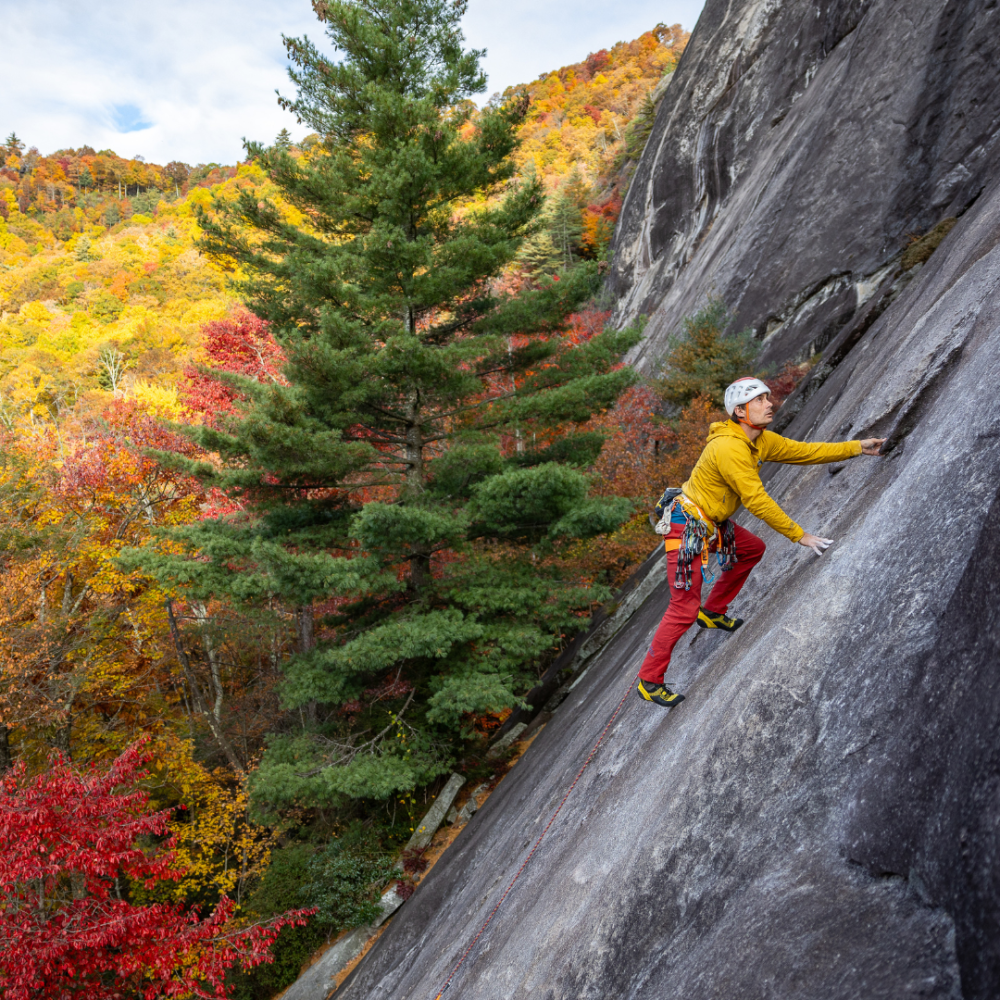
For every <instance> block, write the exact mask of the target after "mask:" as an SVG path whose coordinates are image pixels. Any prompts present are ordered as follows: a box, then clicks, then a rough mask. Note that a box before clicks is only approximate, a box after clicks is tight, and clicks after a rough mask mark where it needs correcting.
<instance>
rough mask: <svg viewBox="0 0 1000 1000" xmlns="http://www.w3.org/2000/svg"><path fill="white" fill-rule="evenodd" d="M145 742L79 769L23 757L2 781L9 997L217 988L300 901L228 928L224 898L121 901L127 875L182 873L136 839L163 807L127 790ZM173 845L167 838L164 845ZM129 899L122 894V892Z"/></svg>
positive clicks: (263, 953) (208, 992) (158, 823)
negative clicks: (201, 908)
mask: <svg viewBox="0 0 1000 1000" xmlns="http://www.w3.org/2000/svg"><path fill="white" fill-rule="evenodd" d="M147 761H148V753H147V752H146V751H144V750H143V745H142V743H141V742H140V743H137V744H135V745H134V746H132V747H130V748H129V749H127V750H126V751H125V752H124V753H123V754H122V755H121V756H120V757H118V759H117V760H115V761H114V762H113V763H112V764H111V766H110V767H109V768H108V769H107V770H106V771H103V772H102V771H99V770H98V769H97V768H96V767H91V768H89V769H87V770H78V769H77V768H75V767H74V766H73V765H72V764H70V763H68V762H67V761H65V760H63V759H62V758H61V757H60V756H58V755H57V756H55V757H53V758H52V761H51V763H50V767H49V769H48V770H47V771H45V772H44V773H42V774H40V775H38V776H36V777H29V776H28V774H27V771H26V768H25V765H24V763H23V762H19V763H18V764H16V765H15V766H14V767H13V768H11V769H10V770H9V771H7V773H6V774H4V775H3V777H2V779H0V897H2V898H3V900H4V904H3V906H2V907H0V992H2V993H3V996H4V997H5V998H7V1000H42V998H45V1000H70V998H72V1000H119V998H121V997H122V996H123V995H129V996H134V997H143V998H144V1000H152V998H153V997H176V996H196V997H205V998H212V1000H215V998H218V997H225V996H226V995H227V993H226V987H225V976H226V972H227V970H228V969H229V968H231V967H232V966H233V965H234V964H236V963H237V962H239V963H240V964H241V965H243V966H244V968H250V967H252V966H255V965H259V964H260V963H262V962H270V961H272V956H271V954H270V950H269V949H270V945H271V944H272V942H273V941H274V939H275V938H276V937H277V934H278V931H279V930H280V929H281V927H283V926H285V925H289V924H296V925H302V924H304V923H305V922H306V918H307V917H308V916H309V915H310V914H311V913H312V912H314V911H311V910H296V911H292V912H289V913H286V914H284V915H283V916H280V917H277V918H275V919H274V920H271V921H269V922H267V923H264V924H256V925H252V926H248V927H239V926H236V925H235V924H234V923H233V921H232V917H233V910H234V904H233V903H232V901H231V900H229V899H228V898H226V897H225V896H224V897H223V898H222V900H221V901H220V902H219V904H218V906H217V907H216V908H215V910H214V912H213V913H211V914H210V915H209V916H208V917H207V918H205V919H204V920H201V919H199V916H198V913H197V912H196V911H193V910H191V911H187V912H185V911H184V910H183V908H182V907H181V906H179V905H175V904H169V903H157V904H153V905H150V906H137V905H134V904H132V903H130V902H128V901H127V887H128V883H129V882H132V883H138V884H140V885H145V886H146V887H147V888H148V887H151V886H152V885H153V884H155V883H156V882H159V881H162V880H164V879H177V878H179V877H180V876H181V875H182V874H183V872H181V871H179V870H178V869H177V868H176V867H175V865H174V859H173V857H172V855H171V854H170V852H169V850H168V851H165V852H162V853H160V854H153V855H147V854H146V853H145V852H144V851H143V849H142V847H141V846H140V843H141V842H142V841H144V840H148V838H150V837H153V838H158V837H165V836H166V835H167V833H168V826H167V824H168V820H169V818H170V814H171V810H164V811H162V812H157V813H150V812H149V799H148V796H147V795H146V794H145V793H143V792H140V791H122V790H121V789H122V788H123V787H125V788H129V787H134V785H135V783H136V782H137V781H139V780H140V779H142V778H143V777H145V776H146V772H145V771H144V770H143V767H144V765H145V764H146V763H147ZM168 847H169V842H168ZM123 897H126V898H123Z"/></svg>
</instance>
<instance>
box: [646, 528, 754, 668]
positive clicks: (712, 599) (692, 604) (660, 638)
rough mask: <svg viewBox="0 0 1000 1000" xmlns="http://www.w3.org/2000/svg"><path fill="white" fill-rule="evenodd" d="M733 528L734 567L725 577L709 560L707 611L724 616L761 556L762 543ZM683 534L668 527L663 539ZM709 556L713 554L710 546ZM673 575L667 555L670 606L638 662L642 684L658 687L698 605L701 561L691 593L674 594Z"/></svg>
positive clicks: (672, 557) (672, 558) (671, 556)
mask: <svg viewBox="0 0 1000 1000" xmlns="http://www.w3.org/2000/svg"><path fill="white" fill-rule="evenodd" d="M735 528H736V565H735V566H734V567H733V568H732V569H731V570H729V571H728V572H726V573H723V572H721V571H720V570H719V566H718V563H716V562H715V557H714V556H713V557H712V562H711V563H710V568H712V567H714V568H715V570H716V571H718V577H717V578H716V581H715V586H714V587H713V588H712V592H711V593H710V594H709V595H708V600H707V601H705V609H706V610H707V611H715V612H716V613H721V614H725V612H726V610H727V609H728V608H729V603H730V601H732V600H733V599H734V598H735V597H736V595H737V594H738V593H739V592H740V590H741V589H742V587H743V584H744V583H746V579H747V577H748V576H749V575H750V570H752V569H753V568H754V566H756V565H757V563H759V562H760V557H761V556H762V555H763V554H764V543H763V542H762V541H761V540H760V539H759V538H758V537H757V536H756V535H754V534H753V533H751V532H749V531H747V530H746V528H741V527H740V526H739V525H738V524H737V525H735ZM683 531H684V525H683V524H672V525H671V526H670V534H669V535H667V538H680V537H681V535H682V534H683ZM709 551H710V552H713V553H714V552H715V543H714V542H713V543H712V545H711V548H710V549H709ZM676 572H677V551H676V550H674V551H673V552H668V553H667V580H668V581H669V582H670V604H669V605H667V612H666V614H665V615H664V616H663V620H662V621H661V622H660V627H659V628H658V629H657V630H656V635H654V636H653V641H652V643H651V644H650V647H649V651H648V652H647V653H646V659H645V660H643V661H642V669H641V670H640V671H639V676H640V677H641V678H642V679H643V680H644V681H649V682H650V683H653V684H659V683H661V682H662V681H663V675H664V674H665V673H666V671H667V664H669V663H670V654H671V653H672V652H673V651H674V646H676V645H677V640H678V639H680V637H681V636H682V635H683V634H684V633H685V632H686V631H687V630H688V629H689V628H690V627H691V626H692V625H693V624H694V623H695V619H696V618H697V617H698V608H699V606H700V605H701V559H695V560H694V562H693V563H692V564H691V589H690V590H678V589H677V588H676V587H675V586H674V573H676Z"/></svg>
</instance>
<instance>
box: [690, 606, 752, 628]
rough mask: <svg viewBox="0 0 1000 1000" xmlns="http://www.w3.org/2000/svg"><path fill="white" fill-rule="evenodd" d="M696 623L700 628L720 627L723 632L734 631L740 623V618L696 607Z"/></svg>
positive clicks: (741, 620)
mask: <svg viewBox="0 0 1000 1000" xmlns="http://www.w3.org/2000/svg"><path fill="white" fill-rule="evenodd" d="M697 621H698V624H699V625H700V626H701V627H702V628H721V629H722V631H723V632H735V631H736V630H737V629H738V628H739V627H740V626H741V625H742V624H743V619H742V618H729V617H728V616H726V615H722V614H719V612H717V611H709V610H708V609H707V608H699V609H698V618H697Z"/></svg>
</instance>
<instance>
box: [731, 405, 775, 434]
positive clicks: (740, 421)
mask: <svg viewBox="0 0 1000 1000" xmlns="http://www.w3.org/2000/svg"><path fill="white" fill-rule="evenodd" d="M740 406H742V407H743V410H744V412H746V404H745V403H740ZM733 420H735V421H736V423H738V424H744V425H745V426H746V427H749V428H750V429H751V430H755V431H765V430H767V427H766V425H760V426H758V425H757V424H755V423H753V422H752V421H750V420H747V419H746V417H738V416H737V415H736V413H735V412H734V413H733Z"/></svg>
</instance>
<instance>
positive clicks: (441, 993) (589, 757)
mask: <svg viewBox="0 0 1000 1000" xmlns="http://www.w3.org/2000/svg"><path fill="white" fill-rule="evenodd" d="M638 677H639V675H638V674H636V675H635V677H633V678H632V680H631V681H630V682H629V686H628V688H626V690H625V694H623V695H622V700H621V701H620V702H618V704H617V705H616V706H615V710H614V711H613V712H612V713H611V717H610V718H609V719H608V721H607V725H605V727H604V729H603V730H602V732H601V735H600V736H598V737H597V742H596V743H595V744H594V745H593V747H592V748H591V751H590V753H589V754H588V755H587V759H586V760H585V761H584V762H583V766H582V767H581V768H580V770H579V771H577V772H576V777H575V778H574V779H573V784H571V785H570V786H569V788H567V789H566V794H565V795H564V796H563V797H562V801H561V802H560V803H559V805H557V806H556V811H555V812H554V813H553V814H552V815H551V816H550V817H549V821H548V823H546V824H545V829H544V830H542V832H541V833H540V834H539V835H538V840H536V841H535V843H534V845H533V846H532V848H531V850H530V851H529V852H528V856H527V857H526V858H525V859H524V861H523V862H522V863H521V867H520V868H518V870H517V874H516V875H515V876H514V877H513V878H512V879H511V880H510V882H509V883H508V884H507V888H506V889H504V891H503V895H502V896H501V897H500V898H499V899H498V900H497V903H496V906H494V907H493V909H492V910H490V912H489V915H488V916H487V917H486V919H485V920H484V921H483V925H482V927H480V928H479V930H478V931H477V932H476V936H475V937H474V938H473V939H472V940H471V941H470V942H469V947H468V948H466V949H465V951H464V952H462V956H461V958H459V960H458V961H457V962H456V963H455V967H454V968H453V969H452V970H451V974H450V975H449V976H448V978H447V979H446V980H445V983H444V986H442V987H441V989H440V990H439V991H438V993H437V996H435V997H434V1000H441V998H442V997H443V996H444V994H445V990H447V989H448V987H449V986H451V981H452V980H453V979H454V978H455V975H456V973H457V972H458V970H459V969H460V968H461V967H462V964H463V963H464V962H465V960H466V959H467V958H468V957H469V954H470V953H471V952H472V949H473V948H475V946H476V942H477V941H478V940H479V939H480V938H481V937H482V936H483V933H484V932H485V930H486V928H487V927H489V925H490V921H491V920H492V919H493V918H494V917H495V916H496V913H497V910H499V909H500V907H501V906H502V905H503V901H504V900H505V899H506V898H507V897H508V896H509V895H510V891H511V889H513V888H514V883H515V882H516V881H517V880H518V879H519V878H520V877H521V875H522V873H523V872H524V869H525V868H527V867H528V862H529V861H531V859H532V858H533V857H534V855H535V851H537V850H538V847H539V845H540V844H541V842H542V841H543V840H544V839H545V835H546V834H547V833H548V832H549V830H550V829H551V828H552V824H553V823H555V821H556V817H557V816H558V815H559V813H560V812H561V811H562V807H563V806H564V805H566V800H567V799H568V798H569V797H570V795H571V794H572V793H573V789H574V788H576V786H577V783H578V782H579V780H580V779H581V778H582V777H583V772H584V771H586V770H587V768H588V767H589V766H590V762H591V761H592V760H593V759H594V757H596V756H597V751H598V750H599V749H600V748H601V744H602V743H603V742H604V737H605V736H607V735H608V730H609V729H610V728H611V727H612V725H613V724H614V721H615V719H617V718H618V713H619V712H620V711H621V710H622V705H624V704H625V699H626V698H628V696H629V694H630V693H631V691H632V686H633V685H634V684H635V683H636V681H637V679H638Z"/></svg>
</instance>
